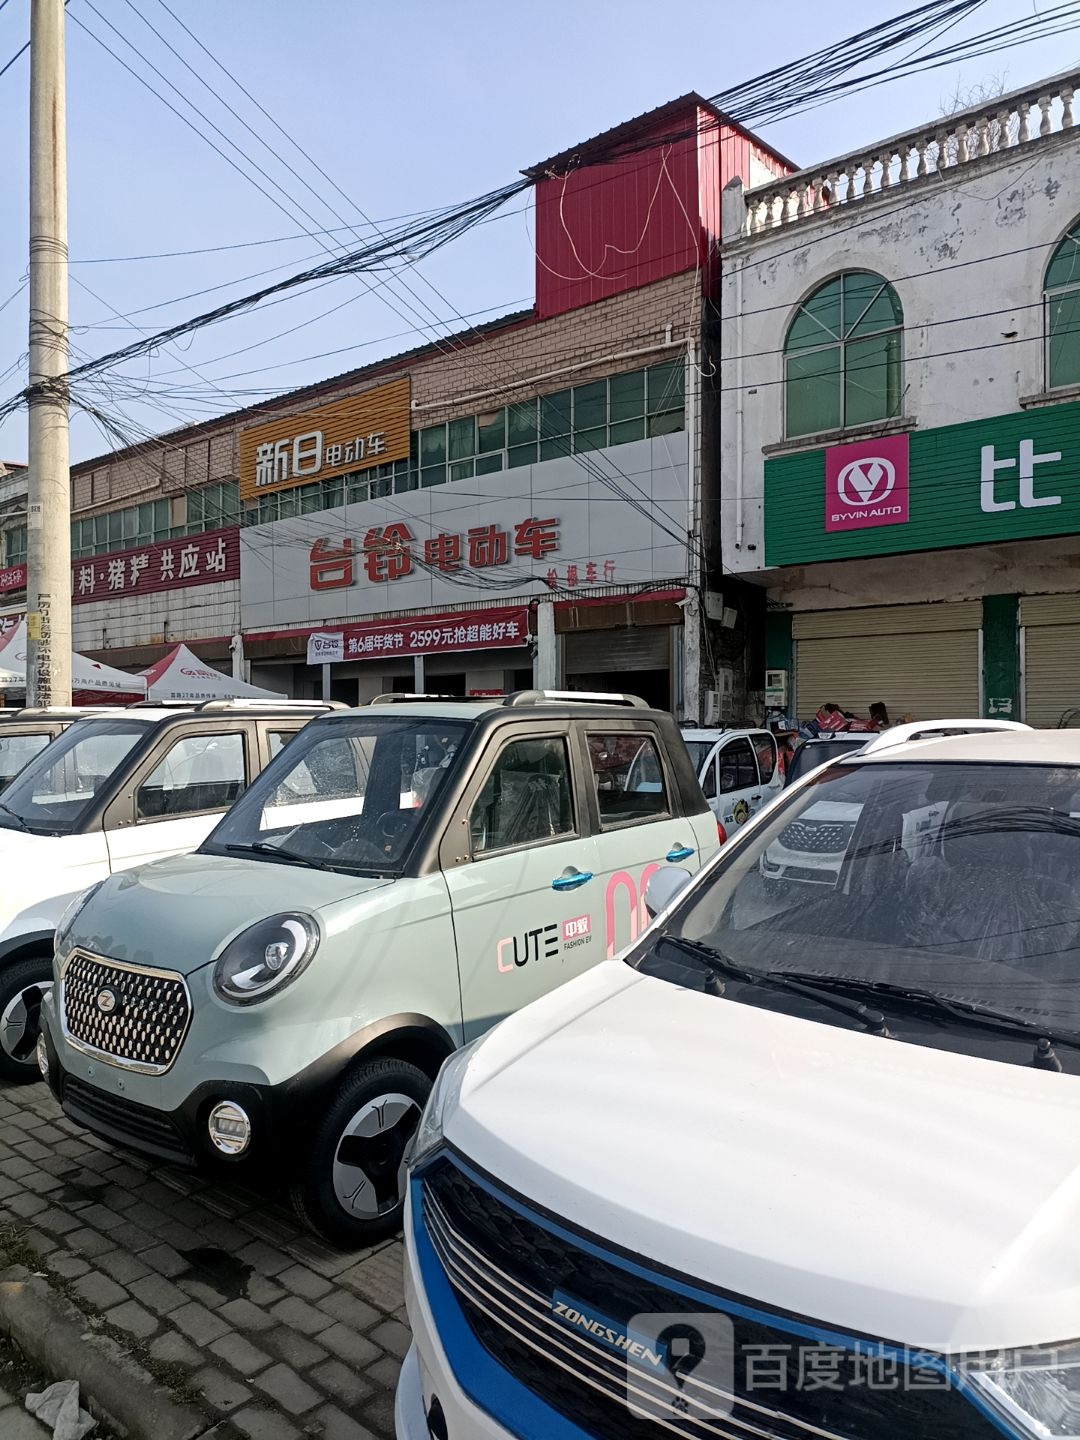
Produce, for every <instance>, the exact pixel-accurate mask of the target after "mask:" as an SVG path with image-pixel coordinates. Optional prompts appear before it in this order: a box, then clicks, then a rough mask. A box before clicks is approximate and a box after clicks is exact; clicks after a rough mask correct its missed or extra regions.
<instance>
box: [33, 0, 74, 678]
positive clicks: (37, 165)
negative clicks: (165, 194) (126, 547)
mask: <svg viewBox="0 0 1080 1440" xmlns="http://www.w3.org/2000/svg"><path fill="white" fill-rule="evenodd" d="M67 369H68V266H67V113H66V104H65V85H64V0H30V383H29V387H28V389H27V399H28V402H29V411H30V433H29V449H28V460H29V467H30V468H29V475H28V492H27V502H28V503H27V516H26V560H27V583H26V611H27V613H26V638H27V641H28V648H27V682H26V684H27V700H28V702H29V703H30V704H32V705H70V704H71V471H70V458H69V439H68V388H67V382H66V380H64V379H63V377H64V376H65V375H66V374H67Z"/></svg>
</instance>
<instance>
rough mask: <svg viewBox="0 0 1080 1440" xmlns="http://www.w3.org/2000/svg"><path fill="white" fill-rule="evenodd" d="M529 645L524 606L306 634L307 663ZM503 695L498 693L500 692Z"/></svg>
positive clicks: (374, 622) (423, 617)
mask: <svg viewBox="0 0 1080 1440" xmlns="http://www.w3.org/2000/svg"><path fill="white" fill-rule="evenodd" d="M528 643H529V611H528V608H527V607H526V606H524V605H520V606H518V605H514V606H506V607H504V608H501V609H495V608H492V609H490V610H470V611H467V612H465V613H463V614H458V615H416V616H413V617H412V618H411V619H409V618H406V619H404V620H386V621H382V622H378V621H369V622H368V623H367V624H363V625H347V626H345V627H344V628H343V629H342V630H340V631H336V632H327V631H323V632H320V633H319V634H317V635H310V636H308V653H307V663H308V664H309V665H332V664H335V663H337V662H339V661H342V660H376V659H383V658H387V657H391V656H395V655H401V656H404V655H450V654H452V653H453V652H454V651H458V650H509V649H513V648H515V647H516V646H520V645H527V644H528ZM499 693H501V692H499Z"/></svg>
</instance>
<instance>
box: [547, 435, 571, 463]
mask: <svg viewBox="0 0 1080 1440" xmlns="http://www.w3.org/2000/svg"><path fill="white" fill-rule="evenodd" d="M569 454H570V436H569V435H560V436H559V437H558V439H556V440H541V441H540V459H541V460H562V459H563V458H564V456H566V455H569Z"/></svg>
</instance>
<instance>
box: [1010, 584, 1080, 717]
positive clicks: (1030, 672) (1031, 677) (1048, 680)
mask: <svg viewBox="0 0 1080 1440" xmlns="http://www.w3.org/2000/svg"><path fill="white" fill-rule="evenodd" d="M1020 624H1021V625H1022V626H1023V634H1024V719H1025V720H1026V721H1027V723H1028V724H1029V725H1039V726H1051V727H1052V726H1055V725H1056V724H1057V723H1058V721H1059V720H1060V719H1061V717H1062V715H1063V714H1064V713H1065V711H1066V710H1071V709H1074V708H1076V707H1077V706H1080V595H1025V596H1024V597H1023V598H1022V599H1021V601H1020Z"/></svg>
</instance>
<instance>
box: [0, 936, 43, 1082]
mask: <svg viewBox="0 0 1080 1440" xmlns="http://www.w3.org/2000/svg"><path fill="white" fill-rule="evenodd" d="M51 989H52V961H51V959H50V958H49V957H48V956H45V955H31V956H30V957H29V959H27V960H18V961H16V962H15V964H14V965H11V966H9V967H7V968H6V969H3V970H0V1079H2V1080H8V1081H15V1082H16V1083H17V1084H23V1085H27V1084H30V1083H31V1082H32V1081H35V1080H40V1079H41V1071H40V1070H39V1069H38V1066H37V1060H36V1059H35V1056H34V1047H35V1045H36V1044H37V1037H38V1029H39V1026H40V1018H41V1001H42V998H43V996H44V995H45V994H46V993H47V991H49V990H51Z"/></svg>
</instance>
